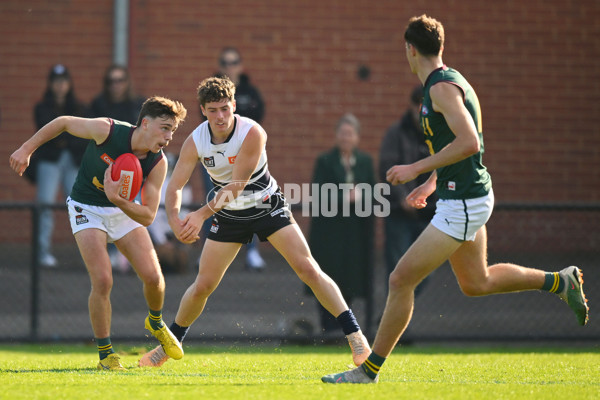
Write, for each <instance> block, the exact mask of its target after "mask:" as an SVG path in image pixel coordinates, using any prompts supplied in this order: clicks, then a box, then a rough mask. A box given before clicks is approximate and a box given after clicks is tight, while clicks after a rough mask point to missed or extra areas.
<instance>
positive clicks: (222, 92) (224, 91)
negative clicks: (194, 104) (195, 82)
mask: <svg viewBox="0 0 600 400" xmlns="http://www.w3.org/2000/svg"><path fill="white" fill-rule="evenodd" d="M197 93H198V102H199V103H200V104H201V105H202V107H204V106H205V105H206V103H213V102H219V101H222V100H228V101H233V100H235V85H234V83H233V82H232V81H231V79H229V78H228V77H226V76H224V77H221V78H218V77H210V78H206V79H205V80H203V81H202V82H200V85H199V86H198V92H197Z"/></svg>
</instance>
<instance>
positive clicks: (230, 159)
mask: <svg viewBox="0 0 600 400" xmlns="http://www.w3.org/2000/svg"><path fill="white" fill-rule="evenodd" d="M236 157H237V156H233V157H227V160H228V161H229V164H235V158H236Z"/></svg>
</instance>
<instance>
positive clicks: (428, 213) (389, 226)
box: [379, 85, 436, 293]
mask: <svg viewBox="0 0 600 400" xmlns="http://www.w3.org/2000/svg"><path fill="white" fill-rule="evenodd" d="M422 99H423V88H422V87H421V85H419V86H417V87H415V88H414V89H413V91H412V92H411V94H410V104H409V106H408V109H407V110H406V112H405V113H404V115H402V118H401V119H400V120H399V121H397V122H396V123H394V124H393V125H392V126H390V127H389V128H388V130H387V131H386V133H385V136H384V138H383V141H382V142H381V148H380V150H379V181H380V182H386V176H385V175H386V172H387V171H388V170H389V169H390V168H392V167H393V166H394V165H407V164H412V163H414V162H417V161H419V160H421V159H423V158H425V157H427V156H429V148H428V147H427V144H426V143H425V135H424V134H423V129H422V128H421V124H420V122H419V110H420V108H421V101H422ZM426 180H427V176H426V175H420V176H419V177H417V179H415V180H414V181H411V182H407V183H405V184H402V185H395V186H392V185H390V194H389V195H386V196H385V197H386V198H387V200H388V201H389V203H390V215H389V216H388V217H386V218H385V219H384V229H385V248H384V256H385V264H386V267H387V274H386V277H387V276H389V274H391V273H392V271H393V270H394V268H395V267H396V263H397V262H398V260H399V259H400V257H402V255H404V253H406V250H408V248H409V247H410V245H411V244H412V243H413V242H414V241H415V240H416V239H417V237H419V235H420V234H421V232H423V230H424V229H425V227H427V224H428V223H429V221H430V220H431V218H432V217H433V214H434V213H435V201H436V196H435V194H432V197H430V201H428V202H427V206H426V207H425V208H421V209H417V208H414V207H411V206H410V205H409V204H408V202H407V200H406V197H407V196H408V194H409V193H410V192H412V191H413V190H414V189H415V188H416V187H417V186H420V185H422V184H423V183H425V181H426ZM422 287H423V285H422V284H421V285H419V286H418V287H417V293H418V291H419V290H421V289H422Z"/></svg>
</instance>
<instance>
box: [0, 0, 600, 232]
mask: <svg viewBox="0 0 600 400" xmlns="http://www.w3.org/2000/svg"><path fill="white" fill-rule="evenodd" d="M113 3H114V2H113V1H109V0H99V1H98V0H97V1H90V0H78V1H75V0H58V1H51V2H50V1H45V0H28V1H22V0H4V1H2V3H0V18H1V19H2V21H3V23H2V24H1V25H0V37H1V38H2V40H0V76H1V77H2V79H1V80H0V113H1V121H0V131H1V134H0V141H1V143H2V145H1V146H0V159H2V160H4V168H0V182H2V190H1V191H0V201H24V200H30V199H33V198H34V188H33V187H32V186H31V185H29V184H28V183H27V182H25V181H24V180H23V179H21V178H19V177H17V176H16V175H15V174H14V173H12V171H10V169H9V168H8V158H9V156H10V154H11V153H12V151H14V149H15V148H16V147H17V145H18V144H19V143H21V142H22V141H23V140H24V139H25V138H27V137H28V136H30V135H31V134H32V133H33V131H34V123H33V118H32V107H33V105H34V103H35V102H36V101H37V100H38V99H39V98H40V97H41V95H42V92H43V90H44V88H45V83H46V75H47V71H48V68H49V67H50V65H52V64H54V63H59V62H60V63H64V64H66V65H67V66H68V67H69V68H70V70H71V74H72V76H73V79H74V82H75V88H76V91H77V94H78V96H79V97H80V98H81V99H82V100H84V101H86V102H89V101H90V100H91V99H92V97H93V96H94V95H95V94H97V93H98V92H99V91H100V90H101V80H102V75H103V73H104V70H105V68H106V67H107V66H108V65H109V64H110V63H111V61H112V56H113V54H112V45H113ZM129 4H130V29H129V53H128V56H129V66H130V69H131V73H132V76H133V81H134V86H135V89H136V91H137V92H139V93H141V94H144V95H154V94H159V95H165V96H168V97H171V98H174V99H178V100H180V101H182V102H183V103H184V104H185V105H186V107H187V108H188V111H189V113H188V119H187V121H186V122H185V124H184V125H183V126H182V127H181V128H180V130H179V131H178V132H177V133H176V137H175V140H174V142H173V143H172V145H171V146H172V149H174V150H177V151H178V149H179V146H180V145H181V143H182V142H183V139H184V138H185V137H186V136H187V134H188V133H189V132H190V131H191V130H192V129H193V128H194V127H195V126H196V124H197V123H198V122H199V120H200V118H199V111H198V108H197V103H196V100H195V88H196V86H197V84H198V82H199V81H200V80H201V79H202V78H204V77H206V76H208V75H209V74H212V73H213V72H214V71H215V70H216V69H217V57H218V54H219V51H220V49H221V48H222V47H224V46H228V45H232V46H236V47H238V48H239V49H240V50H241V52H242V54H243V56H244V61H245V66H246V70H247V72H248V73H249V75H250V76H251V78H252V81H253V82H254V84H256V85H257V86H258V87H259V88H260V89H261V91H262V93H263V95H264V97H265V100H266V103H267V113H266V118H265V121H264V123H263V125H264V127H265V128H266V130H267V133H268V134H269V141H268V144H267V146H268V150H269V157H270V160H269V161H270V168H271V170H272V171H273V173H274V176H275V177H276V178H277V180H278V181H279V182H280V183H282V184H285V183H286V182H294V183H302V182H309V180H310V178H311V173H312V168H313V162H314V159H315V157H316V155H317V154H318V153H319V152H321V151H323V150H325V149H327V148H329V147H330V146H331V145H332V142H333V128H334V124H335V122H336V121H337V119H338V118H339V116H341V114H342V113H344V112H346V111H351V112H353V113H355V114H356V115H357V116H358V117H359V119H360V120H361V122H362V125H363V134H362V144H361V146H362V147H363V148H364V149H365V150H367V151H368V152H369V153H371V154H372V155H373V156H374V157H377V151H378V147H379V143H380V141H381V138H382V136H383V133H384V131H385V129H386V128H387V127H388V126H389V125H390V124H391V123H392V122H394V120H395V119H397V118H399V117H400V115H401V114H402V112H403V111H404V109H405V107H406V105H407V100H408V95H409V92H410V89H411V88H412V87H413V86H414V85H415V84H417V83H418V80H417V78H416V76H414V75H412V74H411V73H410V71H409V69H408V65H407V63H406V60H405V55H404V47H403V38H402V36H403V32H404V28H405V25H406V21H407V20H408V18H409V17H411V16H413V15H419V14H422V13H427V14H429V15H431V16H434V17H436V18H438V19H440V20H441V21H442V22H443V23H444V25H445V29H446V46H445V53H444V54H445V56H444V61H445V62H446V64H448V65H450V66H453V67H455V68H457V69H459V70H460V71H461V72H462V73H463V74H464V75H465V76H466V77H467V78H468V79H469V80H470V82H471V83H472V85H473V86H474V87H475V89H476V90H477V92H478V95H479V99H480V101H481V104H482V109H483V126H484V137H485V145H486V153H485V156H484V162H485V163H486V165H487V166H488V168H489V170H490V171H491V173H492V177H493V179H494V188H495V193H496V198H497V201H498V202H503V201H504V202H506V201H524V202H546V201H548V202H572V201H573V202H599V201H600V130H599V126H600V83H599V80H598V79H597V74H598V67H597V65H596V62H597V60H598V59H600V40H599V39H598V38H599V37H600V22H598V21H599V17H600V3H598V2H597V1H595V0H581V1H574V0H566V1H565V0H562V1H557V0H550V1H544V2H542V1H529V2H523V1H514V0H509V1H503V2H482V1H475V0H464V1H453V0H452V1H445V2H438V1H422V0H417V1H412V2H399V1H395V0H382V1H379V2H374V3H371V2H364V1H357V0H346V1H341V0H328V1H315V0H306V1H301V2H300V1H276V0H256V1H252V2H245V1H240V0H233V1H228V2H220V1H217V2H213V3H210V5H203V2H191V1H184V0H170V1H163V0H156V1H148V0H131V1H130V2H129ZM361 68H362V69H363V70H364V69H365V68H368V70H369V72H370V74H369V76H368V78H367V79H361V78H359V74H358V71H359V69H361ZM196 182H198V186H199V185H200V184H199V182H200V180H199V179H197V180H196ZM194 185H196V183H194ZM13 234H14V232H13Z"/></svg>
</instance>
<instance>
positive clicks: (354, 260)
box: [309, 114, 375, 333]
mask: <svg viewBox="0 0 600 400" xmlns="http://www.w3.org/2000/svg"><path fill="white" fill-rule="evenodd" d="M359 133H360V123H359V120H358V119H357V118H356V117H355V116H354V115H352V114H345V115H343V116H342V117H341V118H340V120H339V121H338V123H337V125H336V127H335V140H336V145H335V147H334V148H333V149H331V150H329V151H327V152H325V153H323V154H321V155H319V157H318V158H317V160H316V163H315V169H314V174H313V183H316V184H317V185H318V186H317V188H318V189H317V190H319V204H320V213H319V215H315V216H313V218H312V220H311V226H310V235H309V247H310V249H311V252H312V254H313V256H314V258H315V260H317V262H318V264H319V265H320V266H321V268H322V269H323V271H325V273H326V274H328V275H329V276H330V277H331V278H332V279H333V280H334V281H335V282H336V283H337V284H338V286H339V288H340V291H341V292H342V295H343V296H344V299H345V300H346V302H347V303H348V304H351V303H352V301H353V300H354V299H356V298H359V297H364V296H365V295H366V294H367V291H368V290H369V288H368V283H369V269H370V268H372V257H373V243H374V239H373V237H374V235H373V231H374V219H373V213H367V216H362V215H360V216H359V215H357V210H359V213H361V211H360V210H364V209H365V207H367V205H369V204H373V201H372V196H373V193H372V188H373V187H374V185H375V172H374V169H373V159H372V158H371V156H370V155H368V154H367V153H365V152H363V151H360V150H358V148H357V147H358V143H359ZM326 184H333V185H335V188H336V190H335V191H332V190H324V189H323V188H324V185H326ZM357 184H367V185H368V187H369V190H362V189H361V188H358V187H356V185H357ZM326 193H327V194H329V196H326V197H325V196H324V194H326ZM367 196H370V197H371V199H370V201H369V199H367ZM334 202H335V203H336V204H334ZM325 209H327V215H323V214H322V213H321V212H322V211H323V210H325ZM334 210H337V212H333V211H334ZM345 210H347V212H345ZM329 211H332V212H331V213H330V212H329ZM329 214H333V216H329ZM319 310H320V319H321V329H322V330H323V333H327V332H328V331H330V330H332V329H335V328H336V321H335V319H333V318H331V317H330V314H329V313H327V312H326V310H325V309H324V308H322V307H321V306H319Z"/></svg>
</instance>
